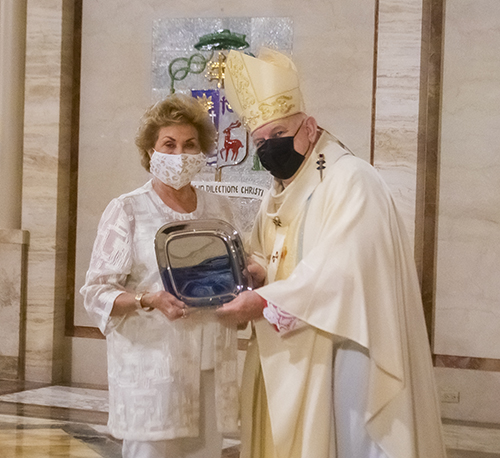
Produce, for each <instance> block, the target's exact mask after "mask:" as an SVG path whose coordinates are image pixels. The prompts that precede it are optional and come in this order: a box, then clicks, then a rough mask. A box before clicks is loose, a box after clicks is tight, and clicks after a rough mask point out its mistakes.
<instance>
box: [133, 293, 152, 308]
mask: <svg viewBox="0 0 500 458" xmlns="http://www.w3.org/2000/svg"><path fill="white" fill-rule="evenodd" d="M145 294H147V293H137V294H136V295H135V306H136V308H138V309H141V310H144V311H145V312H151V310H154V307H144V306H143V305H142V298H143V296H144V295H145Z"/></svg>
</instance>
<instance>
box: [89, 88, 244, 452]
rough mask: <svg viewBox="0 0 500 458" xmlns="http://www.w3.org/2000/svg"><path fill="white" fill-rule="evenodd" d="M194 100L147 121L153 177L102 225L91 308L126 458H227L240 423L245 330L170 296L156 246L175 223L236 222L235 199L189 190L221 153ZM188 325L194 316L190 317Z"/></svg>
mask: <svg viewBox="0 0 500 458" xmlns="http://www.w3.org/2000/svg"><path fill="white" fill-rule="evenodd" d="M214 140H215V128H214V126H213V124H212V122H211V121H210V119H209V117H208V115H207V113H206V112H205V110H204V109H203V107H202V106H201V104H199V103H198V102H197V101H196V100H195V99H193V98H192V97H189V96H186V95H172V96H169V97H168V98H167V99H166V100H164V101H163V102H161V103H157V104H156V105H154V106H153V107H151V108H149V109H148V110H147V111H146V113H145V115H144V116H143V119H142V122H141V125H140V128H139V131H138V135H137V138H136V145H137V146H138V148H139V151H140V153H141V157H142V161H141V162H142V165H143V166H144V167H145V168H146V170H148V171H150V172H151V174H152V175H153V178H152V180H150V181H148V182H147V183H146V184H145V185H144V186H142V187H140V188H138V189H136V190H135V191H132V192H130V193H128V194H124V195H122V196H120V197H118V198H116V199H114V200H112V201H111V203H110V204H109V205H108V207H107V208H106V210H105V211H104V213H103V215H102V218H101V221H100V223H99V228H98V233H97V238H96V240H95V243H94V249H93V252H92V258H91V261H90V267H89V270H88V272H87V277H86V283H85V285H84V286H83V287H82V289H81V291H80V292H81V293H82V295H83V296H84V303H85V308H86V309H87V311H88V313H89V314H90V315H91V316H92V317H93V318H94V319H95V321H96V322H97V324H98V326H99V328H100V330H101V331H102V332H103V333H104V334H105V335H106V340H107V346H108V378H109V401H110V406H109V421H108V426H109V429H110V432H111V434H113V436H115V437H117V438H119V439H123V457H124V458H132V457H140V458H153V457H154V458H160V457H161V458H164V457H168V458H171V457H175V458H177V457H183V458H184V457H190V458H191V457H199V458H211V457H220V455H221V448H222V436H221V433H234V432H236V430H237V421H238V402H237V400H238V386H237V362H236V352H237V346H236V329H235V328H233V327H230V326H229V325H227V324H225V323H221V322H218V321H217V319H216V318H215V316H214V314H212V313H209V312H207V313H196V314H189V315H188V314H186V309H185V307H186V306H185V304H184V303H183V302H181V301H179V300H178V299H176V298H175V297H174V296H172V295H171V294H169V293H168V292H166V291H164V289H163V286H162V282H161V278H160V275H159V272H158V267H157V263H156V257H155V252H154V237H155V234H156V232H157V230H158V229H159V228H160V227H161V226H162V225H163V224H165V223H168V222H170V221H178V220H190V219H195V218H196V219H198V218H219V219H223V220H226V221H230V222H231V220H232V212H231V208H230V204H229V201H228V199H225V198H222V197H220V196H216V195H213V194H208V193H205V192H203V191H200V190H197V189H195V188H193V187H192V186H191V184H190V181H191V179H192V178H193V177H194V175H195V174H196V173H197V172H199V171H200V169H201V168H202V166H203V165H204V164H205V154H204V153H209V152H210V151H211V150H212V149H213V148H214V145H215V142H214ZM183 318H185V319H183Z"/></svg>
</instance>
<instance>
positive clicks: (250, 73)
mask: <svg viewBox="0 0 500 458" xmlns="http://www.w3.org/2000/svg"><path fill="white" fill-rule="evenodd" d="M224 87H225V90H226V91H225V92H226V98H227V100H228V102H229V104H230V105H231V108H232V109H233V110H234V111H235V112H236V114H238V116H239V117H240V118H241V121H242V123H243V125H244V126H245V127H246V129H247V130H249V131H250V132H253V131H254V130H255V129H258V128H259V127H262V126H263V125H264V124H267V123H269V122H271V121H274V120H275V119H279V118H283V117H285V116H290V115H292V114H295V113H300V112H302V111H304V101H303V98H302V93H301V92H300V87H299V76H298V74H297V69H296V68H295V65H294V64H293V62H292V61H291V60H290V59H289V58H288V57H287V56H285V55H284V54H281V53H280V52H278V51H274V50H272V49H268V48H262V49H261V50H260V53H259V55H258V57H252V56H249V55H247V54H244V53H242V52H240V51H234V50H231V51H230V52H229V55H228V57H227V60H226V70H225V78H224Z"/></svg>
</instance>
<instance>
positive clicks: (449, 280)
mask: <svg viewBox="0 0 500 458" xmlns="http://www.w3.org/2000/svg"><path fill="white" fill-rule="evenodd" d="M499 47H500V4H499V2H497V1H495V0H450V1H448V2H447V5H446V15H445V40H444V64H443V93H442V100H443V101H442V135H441V167H440V199H439V226H438V240H437V243H438V244H437V276H436V330H435V353H437V354H441V355H451V356H454V357H456V358H455V361H458V360H464V359H465V358H464V357H467V358H468V357H475V358H483V359H487V360H489V361H488V365H487V366H488V367H486V366H485V367H484V369H483V370H474V371H473V370H463V369H460V367H461V366H460V365H458V364H457V365H456V366H453V358H451V359H450V358H448V360H450V363H451V364H450V366H451V367H449V368H447V369H445V368H443V369H441V368H439V369H438V371H437V373H438V374H439V383H440V386H442V387H447V389H451V390H454V391H456V392H460V393H461V398H460V399H461V400H460V402H459V403H455V404H446V405H445V406H444V413H445V415H446V416H448V417H450V418H458V419H474V420H478V421H480V420H482V419H483V420H485V421H495V422H500V399H499V397H498V395H497V393H498V392H499V390H500V376H499V373H498V372H497V371H498V370H500V332H499V330H500V303H499V297H500V286H499V283H498V272H499V271H500V213H499V211H498V209H499V208H500V180H499V179H498V176H499V174H500V149H499V146H498V145H500V129H499V126H500V84H499V75H500V54H499V53H498V49H499ZM492 371H493V372H492Z"/></svg>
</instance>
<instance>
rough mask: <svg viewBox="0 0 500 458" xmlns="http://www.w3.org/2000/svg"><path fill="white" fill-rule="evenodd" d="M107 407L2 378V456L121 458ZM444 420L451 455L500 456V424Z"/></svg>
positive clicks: (86, 390)
mask: <svg viewBox="0 0 500 458" xmlns="http://www.w3.org/2000/svg"><path fill="white" fill-rule="evenodd" d="M107 410H108V400H107V392H106V391H105V389H103V388H102V387H68V386H47V385H43V384H36V383H27V382H26V383H23V382H12V381H0V457H1V458H49V457H63V458H99V457H106V458H120V457H121V443H120V441H119V440H117V439H114V438H113V437H112V436H110V434H109V432H108V430H107V427H106V421H107ZM443 425H444V432H445V440H446V445H447V449H448V458H495V457H496V458H500V425H491V424H488V425H481V424H476V423H474V424H473V423H465V422H456V421H451V420H445V421H444V422H443ZM238 456H239V451H238V441H236V440H234V439H229V438H228V439H225V440H224V450H223V454H222V457H223V458H238ZM429 458H431V457H429Z"/></svg>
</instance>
